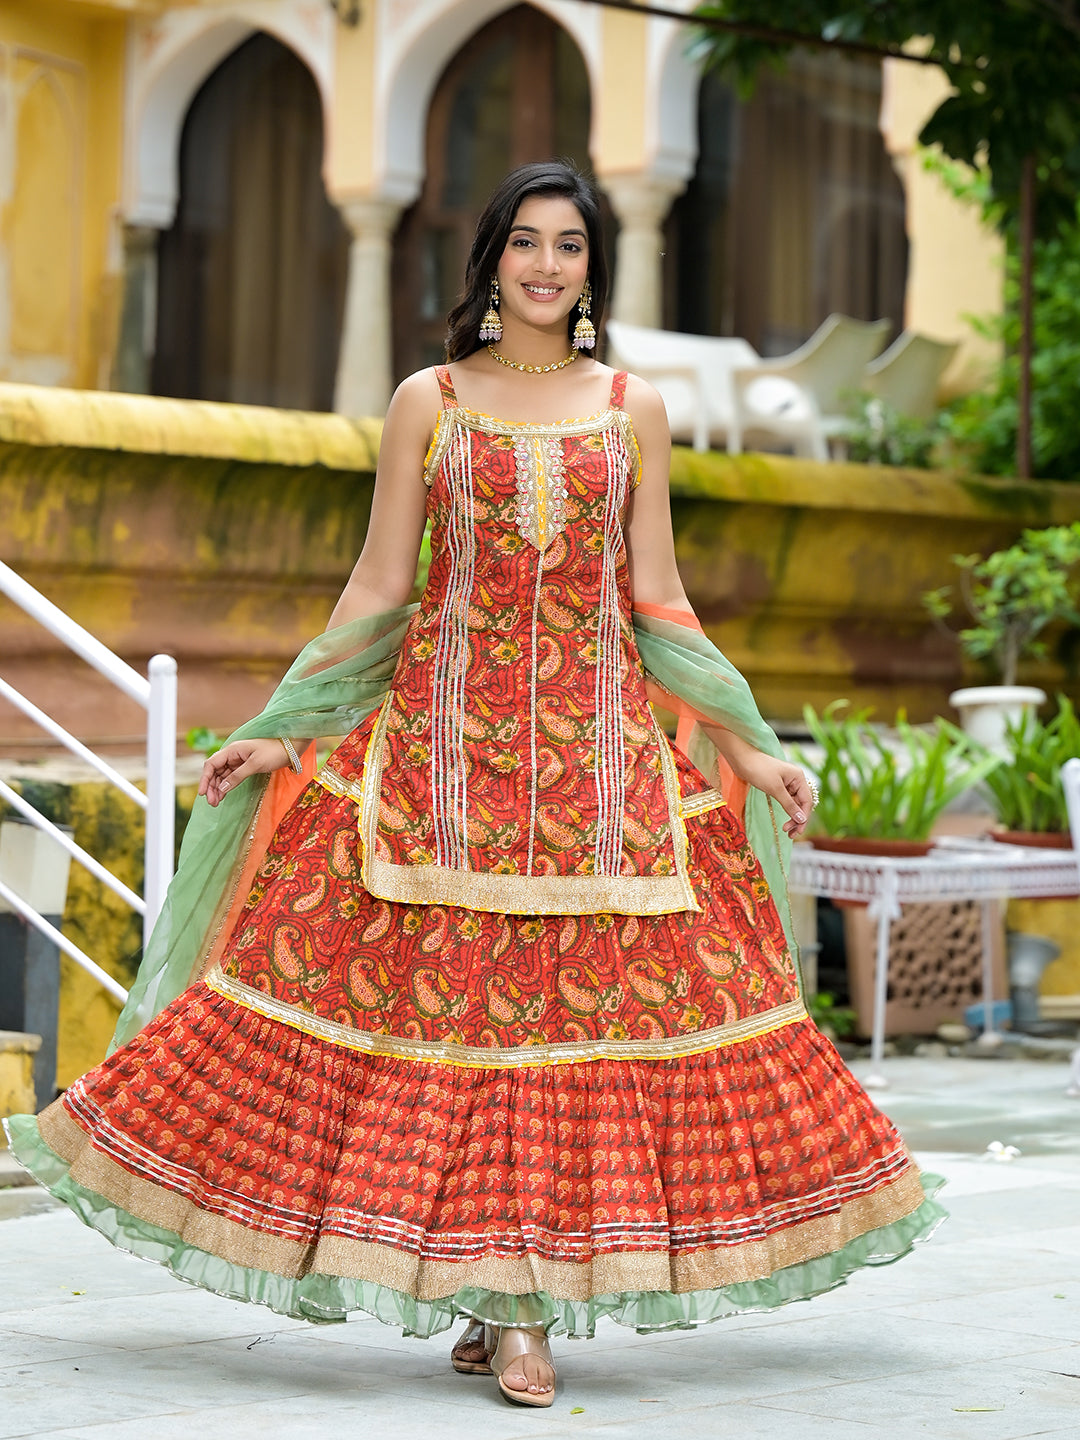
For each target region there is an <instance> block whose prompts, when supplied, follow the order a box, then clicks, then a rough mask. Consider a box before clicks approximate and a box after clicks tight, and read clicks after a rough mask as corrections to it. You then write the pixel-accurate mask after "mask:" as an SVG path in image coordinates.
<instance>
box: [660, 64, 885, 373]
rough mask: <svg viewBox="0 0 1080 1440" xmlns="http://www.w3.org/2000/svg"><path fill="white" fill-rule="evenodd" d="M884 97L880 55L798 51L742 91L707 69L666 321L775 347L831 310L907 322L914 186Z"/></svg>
mask: <svg viewBox="0 0 1080 1440" xmlns="http://www.w3.org/2000/svg"><path fill="white" fill-rule="evenodd" d="M880 105H881V67H880V65H879V64H875V63H873V62H869V61H864V60H853V59H850V58H846V57H840V56H835V55H827V56H820V55H817V56H806V55H803V56H795V57H793V59H792V61H791V63H790V64H789V66H788V67H787V68H786V69H785V70H784V71H783V72H782V73H780V74H770V75H766V76H765V77H763V79H762V81H761V84H760V85H759V87H758V89H757V91H756V92H755V94H754V96H753V97H752V99H750V100H749V101H747V102H745V103H743V102H740V101H739V100H738V98H737V96H736V95H735V93H734V92H733V90H732V89H731V88H730V86H728V85H727V84H726V83H725V82H724V81H723V80H722V79H721V78H720V77H718V76H717V75H715V74H712V73H710V74H707V75H706V76H704V78H703V80H702V83H701V87H700V91H699V95H698V118H697V127H698V136H699V146H700V148H699V153H698V158H697V165H696V168H695V170H694V174H693V177H692V178H691V181H690V183H689V185H688V186H687V188H686V191H685V193H684V195H683V196H682V197H681V198H680V199H679V200H678V202H677V203H676V205H675V206H674V208H673V210H672V214H671V217H670V219H669V222H668V227H667V236H666V239H667V243H666V246H665V249H666V251H667V261H666V267H665V268H666V275H665V281H666V284H665V292H666V293H665V307H664V308H665V317H664V318H665V324H666V325H667V327H668V328H669V329H673V330H687V331H691V332H697V333H702V334H713V335H738V336H741V337H742V338H744V339H746V340H748V341H749V342H750V343H751V344H752V345H753V346H754V347H755V348H756V349H757V350H759V351H760V352H761V353H762V354H765V355H770V354H771V355H776V354H782V353H784V352H786V351H790V350H792V349H794V348H795V347H796V346H798V345H799V344H801V343H802V342H803V341H804V340H806V339H807V338H808V336H809V335H810V334H811V333H812V332H813V331H814V330H815V329H816V328H817V326H818V325H820V324H821V322H822V321H823V320H824V319H825V318H826V317H827V316H828V315H829V314H830V313H832V312H834V311H839V312H841V313H844V314H848V315H851V316H853V317H855V318H856V319H862V320H873V319H878V318H880V317H882V316H885V317H888V318H889V319H891V320H892V322H893V325H894V328H895V329H896V330H899V329H901V328H902V326H903V320H904V291H905V283H906V269H907V237H906V231H905V216H904V196H903V189H902V186H901V185H900V182H899V179H898V178H897V176H896V173H895V170H894V168H893V165H892V162H891V160H890V158H889V155H888V154H887V152H886V149H885V145H884V141H883V138H882V135H881V132H880V128H879V116H880Z"/></svg>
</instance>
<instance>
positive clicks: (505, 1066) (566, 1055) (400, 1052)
mask: <svg viewBox="0 0 1080 1440" xmlns="http://www.w3.org/2000/svg"><path fill="white" fill-rule="evenodd" d="M203 984H204V985H206V987H207V988H208V989H210V990H212V991H213V992H214V994H215V995H221V996H222V997H223V998H224V999H226V1000H231V1001H232V1002H233V1003H234V1004H236V1005H240V1006H242V1007H243V1008H244V1009H245V1010H254V1011H255V1013H256V1014H257V1015H262V1016H263V1017H264V1019H266V1020H276V1021H277V1022H278V1023H280V1024H282V1025H288V1026H289V1027H290V1028H291V1029H293V1030H299V1031H300V1032H301V1033H302V1034H304V1035H313V1036H314V1037H315V1038H316V1039H319V1040H326V1041H327V1042H329V1043H330V1044H331V1045H342V1046H344V1047H345V1048H346V1049H349V1050H359V1051H361V1052H362V1053H364V1054H366V1055H381V1056H386V1057H388V1058H390V1059H394V1060H415V1061H417V1062H419V1063H423V1064H429V1065H453V1066H457V1067H459V1068H462V1069H469V1070H519V1069H522V1068H525V1067H529V1066H539V1065H579V1064H583V1063H586V1062H588V1061H591V1060H674V1059H678V1058H679V1057H680V1056H683V1055H700V1054H702V1053H704V1052H705V1051H708V1050H718V1049H720V1047H721V1046H724V1045H736V1044H739V1043H741V1042H743V1041H746V1040H756V1039H757V1038H758V1037H759V1036H761V1035H771V1034H772V1033H773V1032H774V1031H775V1030H782V1029H784V1027H785V1026H787V1025H797V1024H799V1023H800V1022H801V1021H803V1020H805V1019H807V1012H806V1007H805V1005H804V1004H803V1003H802V1001H801V1000H790V1001H788V1002H787V1003H786V1004H784V1005H777V1006H775V1007H774V1008H773V1009H772V1010H763V1011H762V1012H761V1014H759V1015H748V1016H747V1017H746V1019H744V1020H734V1021H731V1022H730V1023H728V1024H726V1025H715V1026H713V1027H712V1028H711V1029H708V1030H696V1031H693V1032H691V1033H689V1034H687V1035H672V1036H668V1037H666V1038H665V1039H663V1040H608V1039H605V1038H603V1037H597V1038H596V1039H595V1040H575V1041H573V1042H570V1041H560V1042H557V1043H553V1042H547V1041H544V1040H537V1041H535V1042H534V1043H531V1044H528V1045H515V1046H509V1047H507V1048H505V1049H494V1048H488V1047H487V1046H484V1045H461V1044H457V1043H455V1042H453V1041H449V1040H445V1041H438V1042H432V1041H428V1040H409V1039H407V1038H406V1037H405V1036H402V1035H387V1034H385V1033H382V1032H378V1031H371V1030H357V1029H354V1028H353V1027H352V1026H350V1025H340V1024H338V1023H337V1021H335V1020H327V1019H324V1018H323V1016H321V1015H315V1014H313V1013H312V1012H311V1011H310V1010H302V1009H300V1008H299V1007H298V1006H296V1005H287V1004H286V1003H285V1002H284V1001H283V1000H273V999H271V997H270V996H269V995H267V994H266V993H265V991H262V990H257V989H255V987H254V986H252V985H245V984H244V982H243V981H242V980H237V979H235V977H233V976H232V975H226V974H225V973H224V972H223V971H222V969H221V967H220V966H216V967H215V968H214V969H213V970H211V971H210V972H209V974H208V975H207V976H206V977H205V979H204V981H203Z"/></svg>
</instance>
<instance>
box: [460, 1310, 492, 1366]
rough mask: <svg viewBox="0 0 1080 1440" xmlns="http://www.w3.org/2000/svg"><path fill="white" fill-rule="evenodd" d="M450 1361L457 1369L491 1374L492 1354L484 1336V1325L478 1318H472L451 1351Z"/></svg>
mask: <svg viewBox="0 0 1080 1440" xmlns="http://www.w3.org/2000/svg"><path fill="white" fill-rule="evenodd" d="M450 1363H451V1365H453V1367H454V1369H455V1370H459V1371H461V1372H462V1373H463V1374H466V1375H469V1374H472V1375H490V1374H491V1354H490V1352H489V1351H488V1348H487V1342H486V1340H485V1338H484V1327H483V1325H482V1324H481V1323H480V1322H479V1321H478V1320H470V1321H469V1323H468V1324H467V1325H466V1326H465V1329H464V1331H463V1332H462V1334H461V1337H460V1338H459V1339H458V1341H457V1343H456V1344H455V1345H454V1348H453V1349H452V1350H451V1351H450Z"/></svg>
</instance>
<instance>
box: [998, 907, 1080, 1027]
mask: <svg viewBox="0 0 1080 1440" xmlns="http://www.w3.org/2000/svg"><path fill="white" fill-rule="evenodd" d="M1007 923H1008V927H1009V929H1010V930H1020V931H1022V932H1023V933H1025V934H1028V935H1045V936H1047V937H1048V939H1050V940H1054V941H1056V942H1057V944H1058V945H1060V946H1061V954H1060V955H1059V956H1058V958H1057V959H1056V960H1054V961H1052V962H1051V963H1050V964H1049V965H1048V966H1047V967H1046V969H1045V970H1044V971H1043V976H1042V980H1041V982H1040V984H1039V993H1040V994H1041V995H1042V997H1043V1000H1044V1001H1047V1000H1049V1001H1050V1004H1049V1005H1047V1006H1046V1013H1047V1015H1048V1016H1049V1018H1053V1019H1059V1018H1065V1017H1066V1016H1069V1017H1072V1018H1074V1019H1080V900H1010V901H1009V910H1008V919H1007Z"/></svg>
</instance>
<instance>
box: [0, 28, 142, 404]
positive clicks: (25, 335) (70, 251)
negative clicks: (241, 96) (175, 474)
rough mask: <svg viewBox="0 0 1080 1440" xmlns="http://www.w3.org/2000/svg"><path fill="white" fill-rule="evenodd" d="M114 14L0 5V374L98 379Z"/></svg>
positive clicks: (119, 49) (106, 297) (107, 264)
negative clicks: (3, 125)
mask: <svg viewBox="0 0 1080 1440" xmlns="http://www.w3.org/2000/svg"><path fill="white" fill-rule="evenodd" d="M124 27H125V17H124V16H123V15H122V14H121V13H119V12H116V11H109V10H106V9H101V8H97V7H93V8H92V7H90V6H88V5H85V4H81V3H73V0H68V3H64V0H34V3H33V4H32V5H28V4H25V3H19V0H0V72H2V78H3V80H4V82H5V83H6V85H7V86H8V90H9V94H11V95H13V96H14V97H15V103H14V107H13V109H14V114H13V116H12V119H11V122H10V123H11V124H12V126H13V130H12V144H11V149H10V151H9V155H10V159H9V162H8V163H9V166H10V169H9V170H8V172H7V173H6V174H3V175H0V187H2V188H0V314H3V315H4V316H6V317H7V322H8V323H7V326H6V327H5V329H6V333H4V330H0V378H12V379H34V380H40V381H44V382H45V383H50V384H60V383H65V384H69V385H76V386H91V385H95V384H99V383H101V381H102V379H103V376H104V375H106V374H107V370H108V357H109V356H110V354H111V351H112V345H113V335H114V331H115V324H116V316H117V300H118V286H119V279H118V277H117V276H116V275H115V274H112V273H111V269H112V267H113V265H114V262H113V259H112V256H113V253H114V252H115V248H116V247H115V242H114V236H113V227H114V225H115V214H116V207H117V205H118V203H119V197H120V166H121V137H122V123H123V113H122V107H123V90H124V85H123V80H124V33H125V29H124Z"/></svg>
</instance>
